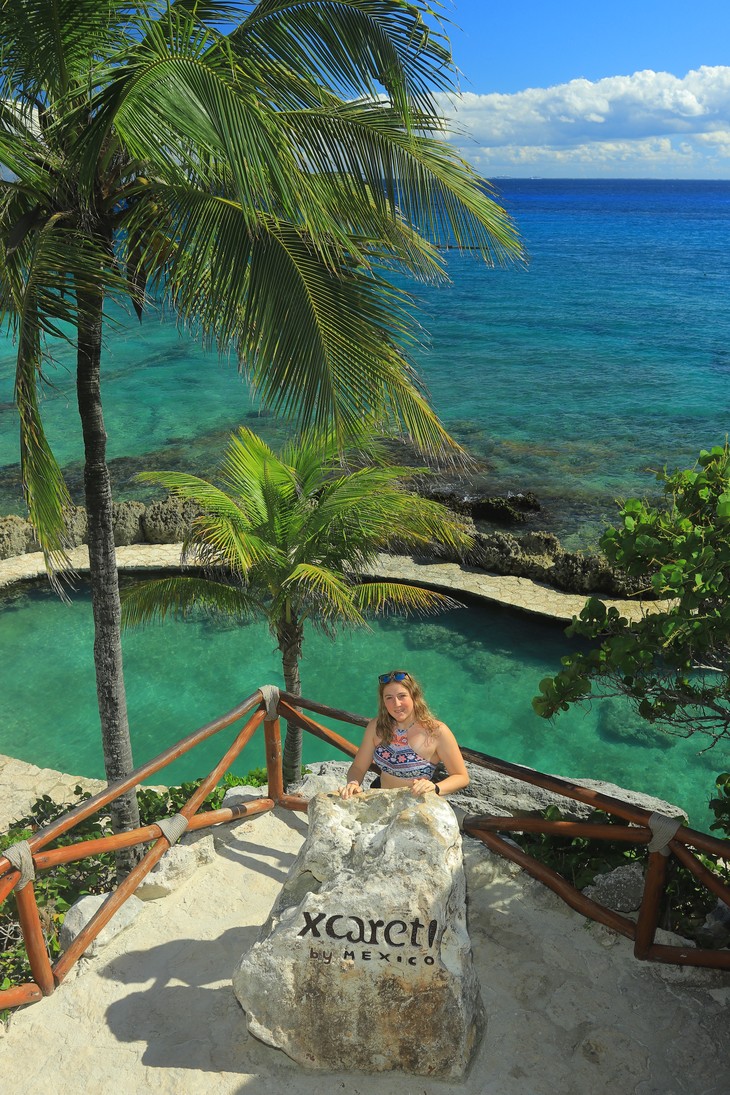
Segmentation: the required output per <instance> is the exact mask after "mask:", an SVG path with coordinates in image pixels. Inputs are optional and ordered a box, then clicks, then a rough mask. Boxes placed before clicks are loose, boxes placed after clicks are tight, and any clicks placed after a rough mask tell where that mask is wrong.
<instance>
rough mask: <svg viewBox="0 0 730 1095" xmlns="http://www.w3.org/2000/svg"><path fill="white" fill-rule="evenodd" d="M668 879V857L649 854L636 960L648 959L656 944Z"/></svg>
mask: <svg viewBox="0 0 730 1095" xmlns="http://www.w3.org/2000/svg"><path fill="white" fill-rule="evenodd" d="M666 877H667V857H666V856H665V855H663V854H662V853H661V852H649V865H648V867H647V869H646V878H645V879H644V896H643V897H642V899H641V908H640V909H639V917H638V920H637V921H636V936H635V937H634V955H635V956H636V958H648V957H649V952H650V950H651V948H652V944H653V942H654V933H655V932H656V930H657V925H658V924H659V912H660V907H661V900H662V894H663V893H664V882H665V879H666Z"/></svg>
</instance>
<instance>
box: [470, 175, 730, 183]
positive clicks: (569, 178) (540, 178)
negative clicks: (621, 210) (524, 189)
mask: <svg viewBox="0 0 730 1095" xmlns="http://www.w3.org/2000/svg"><path fill="white" fill-rule="evenodd" d="M482 178H483V179H487V180H488V181H490V182H491V181H495V182H500V181H504V180H505V179H518V180H519V181H521V182H530V181H532V182H691V183H705V182H706V183H715V182H726V183H730V177H727V176H717V178H715V177H712V178H708V177H707V176H704V177H699V178H695V177H692V178H689V177H688V176H686V175H662V176H659V175H482Z"/></svg>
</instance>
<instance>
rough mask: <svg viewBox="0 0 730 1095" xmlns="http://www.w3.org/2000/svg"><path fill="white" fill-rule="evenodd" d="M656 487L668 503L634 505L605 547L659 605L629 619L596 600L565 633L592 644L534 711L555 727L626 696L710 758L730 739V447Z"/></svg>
mask: <svg viewBox="0 0 730 1095" xmlns="http://www.w3.org/2000/svg"><path fill="white" fill-rule="evenodd" d="M657 480H658V481H659V482H660V483H661V484H662V489H663V492H664V503H663V504H662V505H652V504H650V503H648V502H646V501H640V500H639V499H637V498H631V499H629V500H628V501H627V502H625V503H624V504H623V506H622V508H621V511H620V516H621V519H622V524H621V525H620V526H618V527H615V528H609V529H608V530H607V531H606V532H605V533H604V535H603V537H602V539H601V547H602V548H603V550H604V551H605V553H606V555H607V556H608V559H609V561H610V562H611V563H613V564H615V565H617V566H620V567H621V568H623V569H624V570H625V571H626V572H627V573H628V574H630V575H633V576H635V577H639V578H640V577H642V576H643V577H644V579H645V581H644V590H643V592H644V593H645V594H649V595H651V596H653V597H656V598H658V599H659V600H658V601H657V603H656V604H654V605H652V606H651V610H649V611H647V612H645V613H644V614H643V615H642V616H641V618H640V619H631V620H630V619H627V618H626V617H625V616H622V615H621V614H620V613H619V611H618V610H617V609H616V608H614V607H611V608H607V607H606V605H605V604H604V603H603V602H602V601H600V600H598V599H597V598H595V597H592V598H590V599H589V600H588V601H587V603H586V605H585V607H584V608H583V611H582V612H581V614H580V616H579V617H577V618H576V617H574V618H573V622H572V623H571V625H570V627H569V628H568V629H567V631H566V634H568V635H571V636H573V635H574V636H580V637H581V638H584V639H587V640H589V642H591V643H593V644H594V645H592V646H591V647H590V649H588V651H587V652H586V651H582V652H578V653H574V654H569V655H567V656H566V657H564V658H563V659H562V663H563V668H562V669H561V670H560V672H559V673H557V674H556V675H555V676H554V677H546V678H545V680H543V681H541V682H540V695H539V696H536V697H535V699H533V701H532V703H533V707H534V709H535V710H536V711H537V713H538V714H539V715H542V716H543V717H544V718H551V717H552V716H553V715H557V714H558V713H559V712H560V711H566V710H567V709H568V707H569V706H570V705H571V704H572V703H576V702H579V701H581V700H584V699H586V698H587V697H588V696H591V695H597V696H599V697H603V696H607V695H624V696H627V697H628V698H629V699H630V700H632V701H633V703H634V704H635V706H636V708H637V710H638V713H639V715H641V717H642V718H644V719H646V720H647V721H648V722H649V723H651V724H655V725H656V727H657V728H658V729H660V730H664V731H665V732H666V733H670V734H674V735H677V736H680V737H690V736H691V735H692V734H701V735H705V736H707V737H709V738H710V744H709V745H708V746H707V748H708V749H709V748H712V746H713V745H715V744H716V743H717V742H718V741H720V740H723V739H724V740H727V739H728V738H729V737H730V662H729V660H728V656H729V655H730V448H729V447H728V444H727V443H725V445H724V446H717V447H715V448H713V449H712V450H710V451H709V452H708V451H705V450H703V451H702V452H701V453H700V455H699V459H698V462H697V464H696V465H695V467H693V468H690V469H687V470H684V471H674V472H672V473H669V472H667V469H666V468H665V469H664V470H663V471H662V472H660V473H659V474H658V475H657ZM594 682H595V683H596V684H597V685H598V689H597V692H595V693H594V692H593V684H594Z"/></svg>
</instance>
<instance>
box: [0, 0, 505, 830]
mask: <svg viewBox="0 0 730 1095" xmlns="http://www.w3.org/2000/svg"><path fill="white" fill-rule="evenodd" d="M0 10H1V12H2V18H1V19H0V317H2V320H3V321H4V322H5V323H9V325H10V327H11V329H12V331H13V334H14V337H15V339H16V342H17V347H18V353H17V372H16V399H17V404H18V409H19V412H20V425H21V468H22V478H23V484H24V490H25V496H26V500H27V505H28V511H29V516H30V519H31V521H32V523H33V524H34V525H35V527H36V530H37V533H38V538H39V541H40V543H41V545H42V547H43V550H44V553H45V554H46V558H47V561H48V565H49V568H51V570H52V568H54V567H59V566H63V565H65V562H66V561H67V560H66V555H65V547H66V543H67V536H66V526H65V521H64V512H65V509H66V507H67V506H68V504H69V495H68V492H67V489H66V486H65V484H64V481H63V476H62V474H61V472H60V470H59V467H58V465H57V463H56V461H55V459H54V457H53V454H52V451H51V448H50V446H49V444H48V441H47V439H46V437H45V434H44V430H43V423H42V419H41V413H40V405H39V387H40V386H41V384H42V382H43V380H44V375H45V374H44V371H45V369H46V366H47V364H48V363H49V362H50V361H51V360H52V348H53V343H54V340H55V339H58V338H62V339H67V340H69V341H70V342H71V343H72V345H74V346H75V348H76V354H77V393H78V409H79V414H80V418H81V426H82V433H83V439H84V453H85V473H84V483H85V504H86V509H87V514H88V541H89V555H90V564H91V582H92V593H93V611H94V621H95V629H96V639H95V647H94V657H95V663H96V676H97V693H98V701H99V710H100V718H101V728H102V739H103V745H104V759H105V766H106V772H107V776H108V778H109V779H110V780H116V779H119V778H120V777H123V776H124V775H125V774H127V773H128V771H129V770H130V768H131V765H132V756H131V746H130V740H129V730H128V720H127V709H126V699H125V692H124V680H123V674H122V653H121V642H120V634H119V621H120V605H119V591H118V581H117V573H116V565H115V554H114V540H113V508H112V490H111V484H110V477H109V472H108V468H107V463H106V440H107V438H106V432H105V428H104V418H103V411H102V399H101V355H102V345H103V332H104V329H105V327H104V320H105V302H106V301H107V300H108V299H110V298H113V299H117V300H122V301H126V302H128V303H129V302H131V304H132V305H133V307H134V309H135V310H136V312H137V314H138V315H141V313H142V311H143V309H144V308H145V307H146V306H147V304H148V303H149V297H148V294H150V295H154V296H156V297H157V298H158V299H161V300H164V301H165V302H167V303H168V304H170V305H171V306H172V307H173V308H174V309H175V311H176V313H177V315H178V317H179V320H180V323H181V324H182V325H183V326H188V327H190V328H191V329H193V330H194V331H195V332H196V333H198V334H199V335H200V336H201V337H203V338H204V339H205V340H207V341H208V342H209V343H211V344H214V345H217V346H218V347H219V348H220V349H221V351H224V352H230V351H233V352H234V353H235V354H236V355H237V356H238V360H239V362H240V365H241V368H242V369H243V371H244V372H245V373H246V375H247V376H248V378H249V379H250V381H251V382H252V384H253V385H254V386H255V388H256V389H257V391H258V392H259V393H260V395H261V397H262V399H263V400H264V401H265V402H267V403H268V404H269V405H270V406H272V407H273V408H275V409H277V410H280V411H286V412H296V413H297V414H298V415H299V417H300V419H301V420H302V421H310V420H311V421H317V422H319V423H320V424H322V423H324V422H325V421H329V420H331V421H333V422H334V424H335V428H336V429H337V431H338V433H339V434H340V436H343V435H344V434H345V433H346V431H347V429H348V427H349V426H350V425H352V424H353V423H354V422H355V421H356V420H357V419H358V417H359V415H360V414H361V413H362V411H363V409H364V408H365V409H369V410H370V411H372V413H373V414H375V415H376V416H377V417H378V418H380V419H385V418H390V419H391V420H392V421H393V422H394V423H395V424H396V425H397V426H398V427H399V428H400V429H402V430H404V431H405V432H407V433H408V434H410V435H411V436H412V437H413V438H414V439H415V440H416V442H417V443H418V444H420V445H422V446H425V447H426V448H431V449H435V448H438V447H439V446H440V445H444V444H445V445H448V444H449V442H450V439H449V438H448V436H447V435H446V433H445V432H444V430H443V429H442V427H441V426H440V424H439V422H438V420H437V418H436V416H435V415H434V414H433V412H432V411H431V410H430V408H429V406H428V403H427V401H426V400H425V398H424V396H423V394H422V392H421V390H420V389H419V387H418V383H417V380H416V377H415V374H414V373H413V371H412V370H411V368H410V365H409V362H408V358H407V356H406V355H407V349H408V340H409V338H410V337H412V324H411V319H410V316H409V312H408V307H407V298H406V295H405V294H404V293H403V292H401V291H400V290H398V289H396V288H394V287H393V285H392V284H391V283H390V281H389V280H388V274H389V271H391V270H393V269H394V268H397V269H400V270H404V271H407V272H409V273H411V274H413V275H415V276H417V277H420V278H430V279H438V278H442V277H444V276H445V275H444V270H443V266H442V262H441V257H440V251H439V248H440V245H442V244H444V245H448V247H467V248H469V249H470V250H472V251H474V252H476V253H477V254H478V255H480V256H481V257H482V258H484V259H485V260H486V261H488V262H493V261H494V260H495V259H496V260H498V261H502V260H503V259H504V258H505V257H508V256H515V255H518V254H519V244H518V242H517V239H516V235H515V232H514V229H513V227H512V225H511V223H510V221H509V219H508V218H507V216H506V214H505V213H504V211H503V210H502V209H501V208H500V207H499V206H498V205H496V204H495V202H494V201H493V199H492V196H491V193H490V191H489V188H488V187H487V185H486V184H484V183H482V182H481V180H479V178H478V177H477V176H476V175H475V173H474V172H473V170H472V169H471V168H470V167H469V166H468V165H467V164H466V163H464V162H463V161H462V160H461V159H460V158H459V157H458V156H457V155H456V153H455V151H454V150H453V148H452V147H451V146H450V145H449V144H448V143H447V142H446V141H445V140H444V139H443V132H442V130H443V128H444V126H443V122H442V119H441V118H440V116H439V112H438V109H437V107H436V105H435V99H434V94H433V93H434V91H443V90H447V89H448V88H449V87H451V85H452V80H453V76H454V71H455V70H454V67H453V64H452V61H451V56H450V50H449V45H448V41H447V40H446V39H445V38H444V37H443V35H442V34H441V33H440V32H439V29H438V27H437V26H434V25H433V12H432V10H431V8H430V6H429V5H428V3H427V2H426V0H412V2H409V3H406V2H404V0H309V2H307V3H301V2H300V0H296V2H295V0H259V2H258V3H237V2H232V0H177V2H168V0H148V2H144V0H139V2H135V0H131V2H130V0H105V2H104V3H99V2H98V0H48V2H43V3H40V2H38V0H2V4H1V5H0ZM429 24H431V25H429ZM114 821H115V826H116V827H117V828H119V827H125V826H131V825H133V824H134V823H135V821H136V814H135V812H134V801H133V798H131V797H130V796H126V797H125V798H123V799H120V800H118V805H117V806H115V815H114Z"/></svg>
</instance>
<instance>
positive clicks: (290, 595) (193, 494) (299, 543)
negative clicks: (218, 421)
mask: <svg viewBox="0 0 730 1095" xmlns="http://www.w3.org/2000/svg"><path fill="white" fill-rule="evenodd" d="M366 433H367V427H364V428H363V437H362V439H361V442H360V445H359V446H358V448H357V449H356V450H354V451H353V453H352V457H353V464H352V465H350V466H345V465H344V464H343V456H342V455H341V452H340V446H339V443H338V440H337V438H336V436H335V435H334V433H333V432H332V431H330V432H329V433H322V432H321V431H319V430H317V429H312V430H310V431H308V432H307V433H305V434H304V435H303V436H302V437H300V438H299V439H296V440H292V441H290V442H288V443H287V444H286V445H285V446H284V448H283V450H282V451H281V453H280V454H278V455H277V454H276V453H274V452H272V450H271V449H270V448H269V447H268V446H267V445H266V444H265V443H264V442H263V441H262V440H261V439H260V438H259V437H257V436H256V434H254V433H252V432H251V431H250V430H248V429H245V428H243V427H242V428H240V429H239V430H238V433H237V434H234V435H233V437H232V438H231V441H230V444H229V446H228V449H227V451H226V453H225V456H224V459H223V462H222V465H221V470H220V486H216V485H214V484H212V483H208V482H206V481H205V480H203V479H199V478H197V477H195V476H192V475H185V474H183V473H180V472H146V473H143V474H142V475H141V476H140V477H139V478H140V479H143V480H144V481H145V482H148V483H157V484H159V485H160V486H162V487H166V488H167V490H169V491H171V492H172V494H173V495H175V496H176V497H178V498H181V499H185V500H186V501H192V502H194V503H195V504H196V505H197V506H198V507H199V508H200V511H201V513H200V516H199V517H197V518H196V519H195V521H194V522H193V525H192V528H191V531H190V533H189V535H188V537H187V539H186V541H185V544H184V548H183V558H184V559H185V560H186V561H187V562H188V563H190V564H193V565H194V566H197V567H203V568H204V570H205V574H204V575H203V576H200V575H192V574H187V575H186V574H183V575H175V576H172V577H169V578H161V579H157V580H153V581H149V582H143V583H140V584H139V585H135V586H134V587H132V588H131V589H130V590H128V591H127V590H125V593H124V598H123V606H122V607H123V617H124V621H125V623H127V624H139V623H142V622H145V621H148V620H150V619H153V618H154V617H159V618H164V617H165V615H166V614H167V613H168V612H173V613H175V614H178V615H181V616H186V615H187V614H189V613H190V612H193V611H195V610H198V609H201V608H203V609H205V610H208V611H213V612H215V613H219V614H224V615H228V616H239V617H242V618H243V617H252V616H253V617H259V618H263V619H265V620H266V621H267V622H268V624H269V627H270V628H271V631H272V634H273V635H274V636H275V638H276V642H277V645H278V648H279V651H280V652H281V659H282V670H283V676H284V684H285V686H286V689H287V691H288V692H290V693H292V694H293V695H295V696H299V695H301V680H300V671H299V663H300V659H301V656H302V643H303V641H304V625H305V623H307V622H311V623H312V624H314V625H315V626H319V627H321V628H323V629H324V630H325V632H327V633H330V634H331V633H332V632H333V630H334V628H335V627H336V625H337V624H350V625H360V624H364V623H365V616H366V614H367V613H370V612H374V613H379V612H385V611H388V610H395V611H403V612H411V611H418V612H430V611H436V610H438V609H439V608H441V607H453V606H454V603H455V602H454V601H453V600H451V599H450V598H448V597H444V596H442V595H441V594H439V593H434V592H431V591H429V590H426V589H422V588H420V587H418V586H414V585H409V584H406V583H400V582H386V581H376V580H364V579H363V578H362V577H361V576H362V575H363V574H365V573H368V572H370V573H372V571H373V569H377V568H376V567H375V563H376V557H377V553H378V551H380V550H383V549H384V548H386V547H388V545H389V544H392V543H393V542H394V541H396V540H397V542H398V543H399V544H401V545H411V546H416V545H423V544H431V543H433V542H434V541H440V542H441V543H446V544H448V545H449V546H451V547H452V548H454V547H455V548H459V547H466V546H468V544H469V542H470V537H469V535H468V533H467V531H466V529H465V526H464V525H463V523H462V522H461V521H460V520H459V518H457V517H456V516H455V515H454V514H452V513H451V512H450V511H449V510H448V509H446V507H445V506H442V505H441V504H440V503H437V502H432V501H430V500H428V499H424V498H421V497H419V495H417V494H414V493H412V492H411V491H409V490H407V489H406V487H405V486H404V481H406V480H407V479H409V478H412V477H413V476H414V475H416V474H422V473H423V469H414V468H404V467H397V466H394V465H389V464H387V463H384V462H383V453H382V451H381V449H380V447H379V446H378V445H377V443H376V442H374V441H370V442H369V443H368V442H366V441H365V435H366ZM300 769H301V731H300V730H299V729H298V728H297V727H295V726H294V725H292V724H291V723H290V724H289V726H288V728H287V732H286V740H285V748H284V776H285V779H286V781H287V783H290V782H292V781H293V780H294V779H296V778H298V775H299V773H300Z"/></svg>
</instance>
